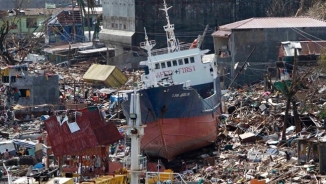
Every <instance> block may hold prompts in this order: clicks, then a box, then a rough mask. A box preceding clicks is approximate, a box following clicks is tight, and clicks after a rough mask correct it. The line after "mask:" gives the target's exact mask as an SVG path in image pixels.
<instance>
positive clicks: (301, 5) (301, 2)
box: [295, 0, 305, 17]
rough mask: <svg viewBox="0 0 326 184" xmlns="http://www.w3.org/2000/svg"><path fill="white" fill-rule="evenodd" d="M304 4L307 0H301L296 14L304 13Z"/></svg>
mask: <svg viewBox="0 0 326 184" xmlns="http://www.w3.org/2000/svg"><path fill="white" fill-rule="evenodd" d="M304 4H305V0H300V7H299V8H298V10H297V13H296V14H295V16H296V17H297V16H300V15H301V14H302V12H303V7H304Z"/></svg>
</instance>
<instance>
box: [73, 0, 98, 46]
mask: <svg viewBox="0 0 326 184" xmlns="http://www.w3.org/2000/svg"><path fill="white" fill-rule="evenodd" d="M77 3H78V6H79V8H80V9H81V11H82V12H83V13H84V15H86V14H87V26H88V38H89V39H90V40H91V29H90V18H89V13H90V10H92V11H93V10H94V7H95V6H96V4H95V0H77ZM86 5H87V13H86V10H85V7H86Z"/></svg>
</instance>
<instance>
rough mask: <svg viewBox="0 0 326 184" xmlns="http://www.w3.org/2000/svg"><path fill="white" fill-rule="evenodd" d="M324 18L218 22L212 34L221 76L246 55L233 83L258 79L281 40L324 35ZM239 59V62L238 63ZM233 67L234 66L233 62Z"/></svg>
mask: <svg viewBox="0 0 326 184" xmlns="http://www.w3.org/2000/svg"><path fill="white" fill-rule="evenodd" d="M325 31H326V22H324V21H321V20H316V19H313V18H308V17H269V18H250V19H246V20H242V21H238V22H234V23H231V24H226V25H222V26H219V28H218V30H217V31H215V32H214V33H213V34H212V36H213V39H214V50H215V53H216V55H218V56H219V57H217V58H218V59H217V64H218V65H219V66H220V67H219V68H220V69H221V68H227V70H224V71H221V73H222V75H226V73H230V75H226V76H225V77H224V78H225V79H228V80H229V82H230V80H231V79H232V78H233V77H234V76H236V73H237V72H238V71H239V69H240V67H241V66H242V64H243V63H244V61H245V60H246V58H247V57H248V56H249V54H250V52H251V51H252V50H253V48H254V47H256V50H255V51H254V53H253V54H252V56H251V57H250V59H249V60H248V62H249V66H247V67H246V68H247V70H245V71H243V72H242V74H241V75H240V76H239V77H238V79H237V83H239V84H243V83H251V82H255V81H257V80H261V79H262V76H263V73H264V72H265V71H266V69H267V67H268V66H269V65H275V63H274V62H273V61H277V60H278V50H279V46H280V43H281V42H283V41H310V40H320V39H322V40H324V39H326V34H325ZM238 62H239V63H238ZM236 64H238V65H237V68H236V69H234V67H235V65H236Z"/></svg>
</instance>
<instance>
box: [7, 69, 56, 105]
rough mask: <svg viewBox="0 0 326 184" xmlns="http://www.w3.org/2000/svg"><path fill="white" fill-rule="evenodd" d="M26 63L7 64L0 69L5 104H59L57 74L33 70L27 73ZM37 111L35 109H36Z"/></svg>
mask: <svg viewBox="0 0 326 184" xmlns="http://www.w3.org/2000/svg"><path fill="white" fill-rule="evenodd" d="M27 66H28V65H15V66H7V67H5V68H2V69H1V75H2V84H4V85H5V86H6V98H5V100H4V101H5V104H6V103H7V102H8V104H6V105H7V106H8V105H9V106H13V105H20V106H28V107H31V109H34V107H36V106H38V105H44V104H51V105H53V106H57V105H58V104H59V76H58V75H48V74H44V71H40V70H39V71H33V73H34V74H33V75H29V74H28V71H27V70H28V68H27ZM36 111H37V110H36Z"/></svg>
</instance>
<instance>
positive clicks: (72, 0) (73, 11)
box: [69, 0, 76, 52]
mask: <svg viewBox="0 0 326 184" xmlns="http://www.w3.org/2000/svg"><path fill="white" fill-rule="evenodd" d="M71 6H72V12H71V15H72V29H73V34H74V35H73V37H72V38H73V40H72V42H73V43H75V41H76V28H75V10H74V7H75V6H74V0H71ZM69 52H70V51H69Z"/></svg>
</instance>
